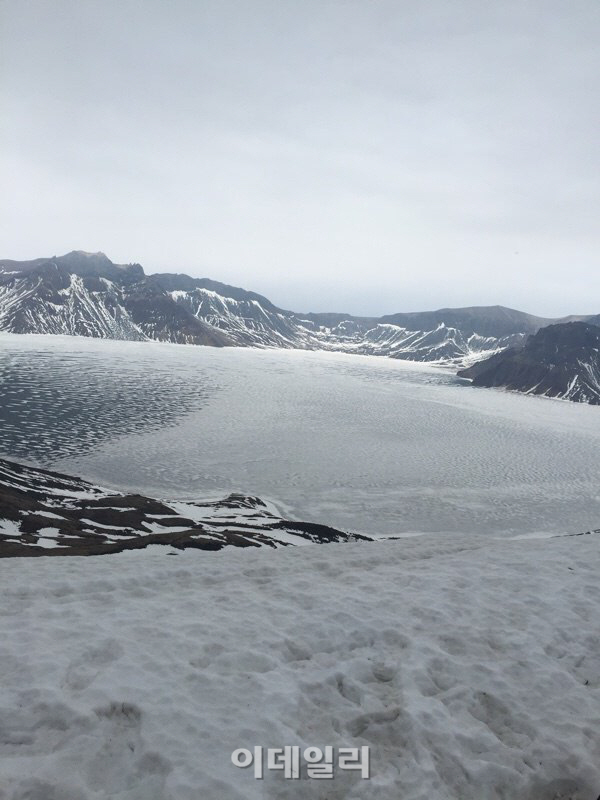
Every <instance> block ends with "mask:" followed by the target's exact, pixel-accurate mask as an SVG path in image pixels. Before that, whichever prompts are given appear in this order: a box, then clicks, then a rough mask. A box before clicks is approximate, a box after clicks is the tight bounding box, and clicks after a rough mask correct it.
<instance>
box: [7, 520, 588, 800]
mask: <svg viewBox="0 0 600 800" xmlns="http://www.w3.org/2000/svg"><path fill="white" fill-rule="evenodd" d="M167 552H168V550H167V548H158V547H155V548H152V547H151V548H149V549H148V550H147V551H141V552H139V551H135V552H125V553H120V554H117V555H107V556H102V557H96V558H83V557H72V558H52V559H48V558H41V559H40V558H37V559H34V558H13V559H5V560H3V561H2V562H1V563H0V570H1V573H2V574H1V580H2V585H3V587H4V598H3V602H2V622H1V626H2V627H1V630H0V640H1V641H2V645H3V647H2V651H1V655H0V670H1V675H2V699H1V702H0V706H1V707H2V713H1V717H0V720H1V722H0V725H1V735H0V748H1V751H2V759H1V761H0V787H1V788H0V797H1V798H2V799H3V800H5V799H7V800H25V799H27V800H83V799H84V798H90V799H91V798H94V799H96V798H109V797H110V798H115V799H117V800H163V799H164V800H166V799H167V798H168V799H169V800H207V799H208V800H213V799H214V800H250V799H251V798H288V797H289V798H292V797H293V798H315V799H316V798H320V799H321V800H325V799H326V798H327V800H353V799H355V798H369V800H370V798H375V799H376V798H386V800H388V799H389V800H413V799H416V798H419V799H420V800H438V799H439V800H471V799H472V800H487V799H488V798H490V799H491V798H502V800H512V799H513V798H515V799H516V798H519V800H521V799H522V800H553V799H554V800H556V799H557V798H563V799H564V798H573V799H574V798H577V800H596V798H597V797H598V795H599V794H600V623H599V619H600V585H599V581H598V575H599V573H600V536H599V535H594V534H592V535H584V536H572V537H563V538H554V539H524V540H513V541H506V540H504V541H498V540H491V541H490V539H489V538H488V539H487V540H484V539H483V538H473V537H468V538H467V537H455V536H452V537H440V536H427V537H418V538H412V539H403V540H398V541H382V542H379V543H349V544H331V545H323V546H319V547H302V548H287V549H283V550H275V551H273V550H270V549H267V550H252V551H250V550H247V549H246V550H243V551H240V550H237V549H235V548H227V549H226V550H224V551H221V552H219V553H206V552H198V551H185V552H183V553H179V554H177V555H167ZM258 745H262V746H264V747H265V748H266V747H282V746H283V745H300V746H302V747H307V746H309V745H315V746H320V747H325V746H327V745H331V746H334V747H335V748H338V747H357V746H360V745H368V746H369V747H370V748H371V778H370V779H369V780H365V779H363V778H361V775H360V772H356V771H353V772H349V771H344V772H341V771H339V770H336V772H335V777H334V779H333V780H319V779H310V778H307V777H306V775H305V774H303V775H302V777H301V778H300V779H298V780H285V779H284V777H283V773H282V772H273V771H268V770H265V777H264V779H263V780H256V779H255V778H254V776H253V772H252V769H239V768H237V767H235V766H234V765H233V764H232V763H231V760H230V755H231V752H232V750H234V749H235V748H241V747H245V748H248V749H252V748H253V747H254V746H258Z"/></svg>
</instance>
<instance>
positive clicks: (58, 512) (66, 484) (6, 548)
mask: <svg viewBox="0 0 600 800" xmlns="http://www.w3.org/2000/svg"><path fill="white" fill-rule="evenodd" d="M368 538H369V537H366V536H360V535H359V534H353V533H346V532H344V531H338V530H336V529H334V528H330V527H328V526H326V525H319V524H316V523H302V522H293V521H288V520H284V519H282V518H281V517H280V516H278V514H277V512H276V510H275V509H274V508H273V507H269V506H268V505H267V504H266V503H264V502H263V501H262V500H260V499H259V498H257V497H246V496H244V495H240V494H231V495H229V496H228V497H226V498H224V499H223V500H218V501H209V502H205V503H202V504H196V503H182V502H177V503H169V502H166V501H161V500H155V499H153V498H150V497H144V496H143V495H139V494H127V495H125V494H120V493H116V492H112V491H110V490H107V489H102V488H100V487H98V486H94V485H93V484H90V483H88V482H87V481H83V480H80V479H79V478H73V477H71V476H68V475H61V474H59V473H54V472H50V471H48V470H43V469H35V468H33V467H28V466H24V465H22V464H16V463H14V462H10V461H5V460H1V459H0V557H9V556H61V555H101V554H103V553H118V552H121V551H122V550H137V549H141V548H144V547H147V546H148V545H168V546H169V547H171V548H174V549H175V550H183V549H186V548H190V547H191V548H197V549H201V550H220V549H221V548H223V547H227V546H234V547H264V546H268V547H282V546H286V545H293V544H302V543H303V542H305V541H309V542H315V543H326V542H341V541H355V540H357V539H368Z"/></svg>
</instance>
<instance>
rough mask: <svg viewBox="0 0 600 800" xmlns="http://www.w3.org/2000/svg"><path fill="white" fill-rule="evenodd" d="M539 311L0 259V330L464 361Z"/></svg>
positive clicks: (526, 328)
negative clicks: (290, 295)
mask: <svg viewBox="0 0 600 800" xmlns="http://www.w3.org/2000/svg"><path fill="white" fill-rule="evenodd" d="M555 321H556V320H549V319H543V318H540V317H534V316H532V315H530V314H525V313H523V312H520V311H514V310H512V309H508V308H504V307H502V306H491V307H471V308H458V309H451V308H446V309H440V310H438V311H428V312H422V313H404V314H393V315H390V316H385V317H380V318H372V317H355V316H352V315H350V314H340V313H319V314H315V313H307V314H299V313H296V312H293V311H287V310H284V309H281V308H278V307H277V306H275V305H274V304H273V303H272V302H271V301H270V300H268V299H267V298H266V297H263V296H262V295H260V294H256V293H255V292H250V291H247V290H245V289H240V288H238V287H234V286H228V285H226V284H223V283H218V282H217V281H212V280H209V279H207V278H191V277H189V276H187V275H181V274H174V273H162V274H155V275H150V276H147V275H146V274H145V273H144V270H143V269H142V267H141V266H140V265H139V264H126V265H120V264H114V263H113V262H112V261H110V259H109V258H107V256H106V255H104V254H103V253H85V252H83V251H73V252H71V253H68V254H67V255H64V256H60V257H56V256H55V257H52V258H45V259H44V258H40V259H35V260H33V261H20V262H19V261H0V330H4V331H10V332H13V333H54V334H73V335H82V336H93V337H101V338H112V339H134V340H135V339H137V340H145V339H153V340H158V341H167V342H177V343H184V344H204V345H212V346H227V345H230V346H241V347H284V348H303V349H324V350H342V351H345V352H349V353H359V354H370V355H382V356H389V357H391V358H399V359H406V360H412V361H429V362H433V363H443V364H456V365H459V366H466V365H469V364H472V363H473V362H475V361H477V360H480V359H482V358H486V357H488V356H490V355H492V354H494V353H497V352H500V351H502V350H504V349H506V348H508V347H514V346H518V345H521V344H522V343H523V342H524V341H525V339H526V337H527V336H528V335H529V334H531V333H535V331H537V330H538V329H539V328H540V327H542V326H544V325H548V324H550V323H551V322H555Z"/></svg>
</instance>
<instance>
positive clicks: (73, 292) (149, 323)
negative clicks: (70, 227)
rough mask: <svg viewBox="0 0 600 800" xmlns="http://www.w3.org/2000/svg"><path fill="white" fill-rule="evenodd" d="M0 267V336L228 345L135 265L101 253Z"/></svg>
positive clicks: (14, 263) (225, 338)
mask: <svg viewBox="0 0 600 800" xmlns="http://www.w3.org/2000/svg"><path fill="white" fill-rule="evenodd" d="M18 264H19V262H6V261H4V262H0V266H1V267H2V272H0V330H4V331H9V332H11V333H52V334H69V335H78V336H92V337H97V338H103V339H128V340H145V339H156V340H159V341H167V342H177V343H183V344H208V345H213V346H223V345H227V344H232V342H231V341H230V340H229V339H228V338H227V337H226V336H225V335H224V334H222V333H221V332H219V331H217V330H214V329H213V328H211V327H210V326H208V325H206V324H205V323H204V322H202V320H199V319H197V318H196V317H195V316H194V315H193V314H190V313H189V312H186V311H185V309H184V308H181V307H180V306H178V305H177V304H176V303H174V302H173V301H172V299H171V297H170V296H169V294H168V293H167V292H165V291H164V290H163V289H161V287H160V286H158V285H157V284H154V283H151V282H149V281H148V280H147V278H146V277H145V275H144V271H143V269H142V267H140V266H139V264H131V265H123V266H121V265H116V264H113V263H112V262H111V261H110V260H109V259H108V258H107V257H106V256H104V255H103V254H102V253H98V254H93V255H92V256H89V255H88V254H85V253H83V254H82V253H79V252H74V253H69V254H68V255H66V256H62V257H61V258H55V259H54V258H53V259H46V260H41V261H40V260H38V261H35V262H25V264H26V267H25V268H24V269H22V270H18V269H16V267H17V266H18Z"/></svg>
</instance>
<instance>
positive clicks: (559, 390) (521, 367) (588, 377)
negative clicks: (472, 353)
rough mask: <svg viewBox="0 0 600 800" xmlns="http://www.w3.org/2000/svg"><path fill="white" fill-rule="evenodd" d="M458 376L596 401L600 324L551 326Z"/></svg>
mask: <svg viewBox="0 0 600 800" xmlns="http://www.w3.org/2000/svg"><path fill="white" fill-rule="evenodd" d="M458 375H459V376H460V377H464V378H470V379H471V380H472V381H473V385H474V386H496V387H504V388H506V389H513V390H515V391H519V392H526V393H528V394H538V395H545V396H546V397H559V398H563V399H565V400H575V401H577V402H581V403H591V404H594V405H598V404H600V327H598V326H596V325H591V324H589V323H585V322H568V323H564V324H561V325H549V326H548V327H545V328H542V329H541V330H539V331H538V332H537V333H535V334H533V335H532V336H530V337H529V338H528V339H527V341H526V343H525V344H524V346H523V347H520V348H512V349H509V350H506V351H505V352H503V353H498V354H496V355H494V356H492V357H491V358H489V359H486V360H485V361H481V362H479V363H477V364H475V365H474V366H472V367H470V368H469V369H465V370H461V371H460V372H459V373H458Z"/></svg>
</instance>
